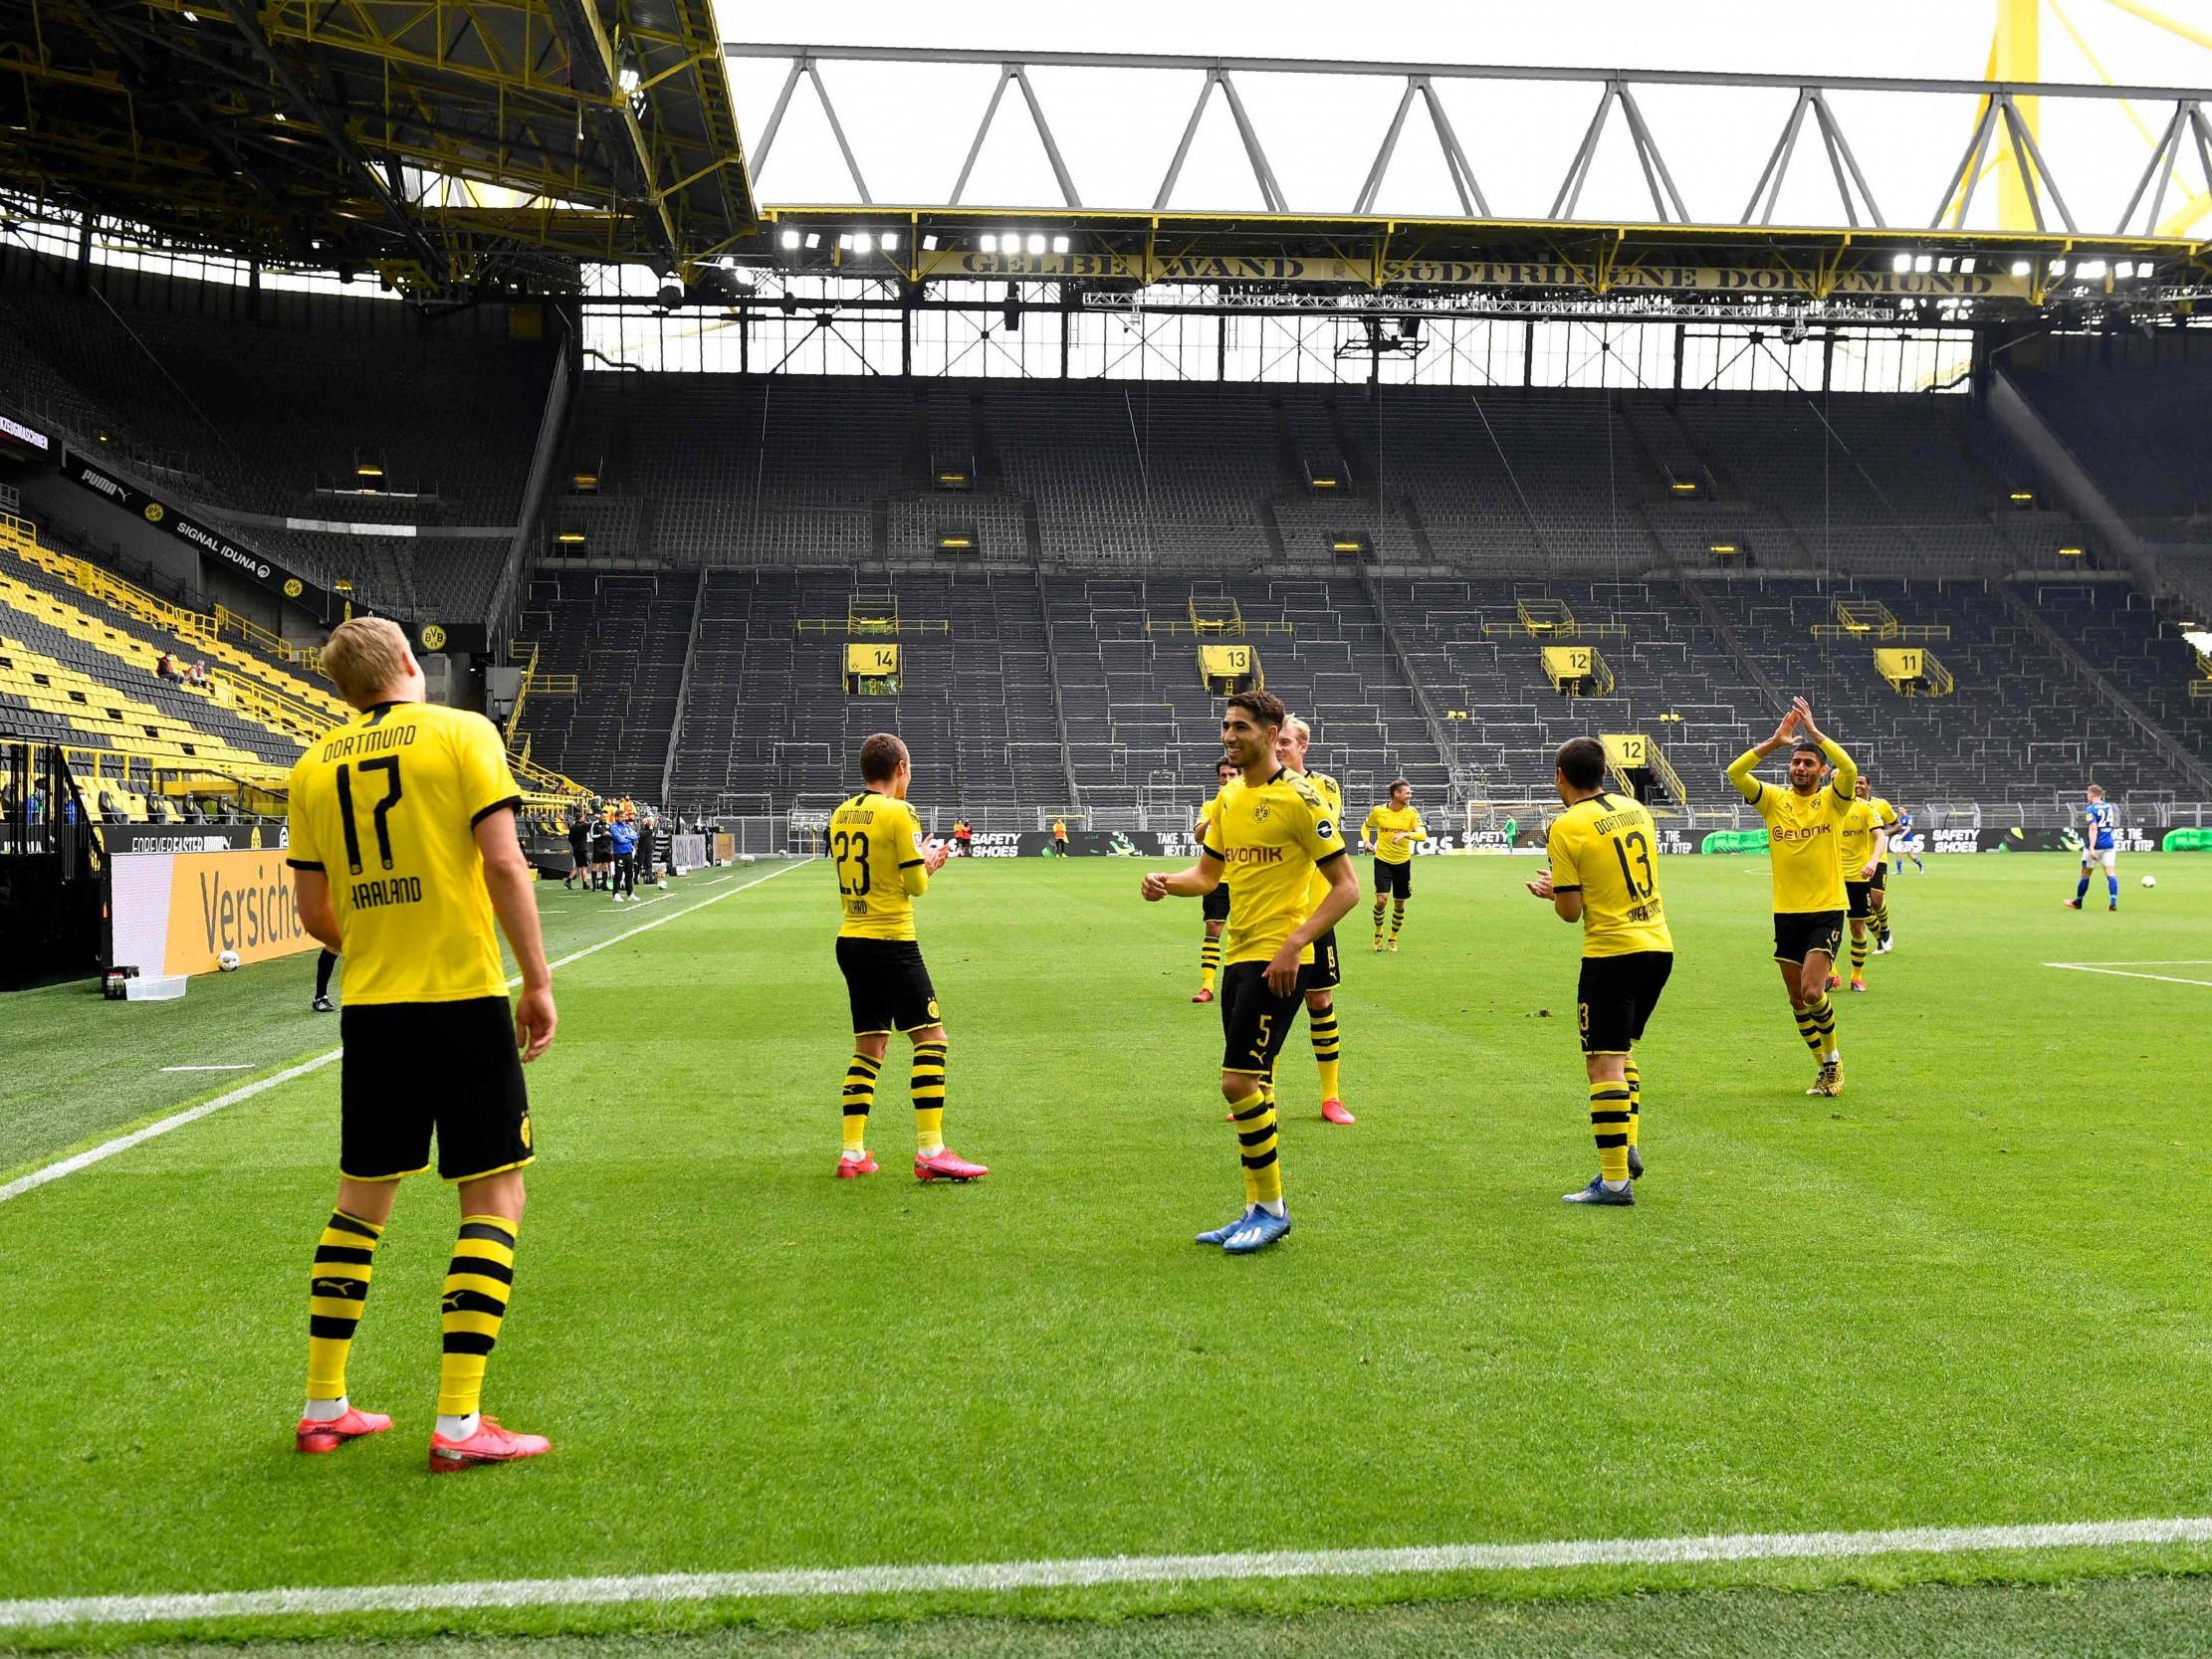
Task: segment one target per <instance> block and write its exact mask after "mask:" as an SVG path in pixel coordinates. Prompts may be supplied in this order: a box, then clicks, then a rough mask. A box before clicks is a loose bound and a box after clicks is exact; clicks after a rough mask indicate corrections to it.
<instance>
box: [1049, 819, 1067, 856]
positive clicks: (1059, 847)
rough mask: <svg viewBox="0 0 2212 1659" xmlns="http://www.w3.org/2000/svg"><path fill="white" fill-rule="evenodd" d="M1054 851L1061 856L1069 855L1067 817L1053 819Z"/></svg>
mask: <svg viewBox="0 0 2212 1659" xmlns="http://www.w3.org/2000/svg"><path fill="white" fill-rule="evenodd" d="M1052 851H1053V852H1054V853H1056V854H1058V855H1059V856H1060V857H1061V858H1065V857H1067V820H1066V819H1065V818H1055V819H1053V820H1052Z"/></svg>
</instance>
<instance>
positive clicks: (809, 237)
mask: <svg viewBox="0 0 2212 1659" xmlns="http://www.w3.org/2000/svg"><path fill="white" fill-rule="evenodd" d="M821 245H822V236H821V232H820V231H808V232H807V233H806V246H807V247H808V248H809V249H813V248H819V247H820V246H821Z"/></svg>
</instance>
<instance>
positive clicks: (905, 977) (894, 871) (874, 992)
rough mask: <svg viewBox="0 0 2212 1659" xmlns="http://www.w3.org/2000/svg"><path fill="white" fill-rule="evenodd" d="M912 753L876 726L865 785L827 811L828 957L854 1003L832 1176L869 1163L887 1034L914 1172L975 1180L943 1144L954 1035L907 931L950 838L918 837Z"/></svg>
mask: <svg viewBox="0 0 2212 1659" xmlns="http://www.w3.org/2000/svg"><path fill="white" fill-rule="evenodd" d="M913 780H914V762H913V760H912V758H911V757H910V756H909V755H908V754H907V751H906V744H904V743H902V742H900V741H899V739H898V738H896V737H894V736H892V735H891V734H890V733H889V732H887V731H879V732H877V733H876V734H875V735H874V736H872V737H870V738H868V739H867V740H866V741H864V742H863V743H862V744H861V745H860V781H861V782H862V783H863V784H864V785H865V786H866V787H864V788H863V789H862V790H861V791H860V793H859V794H857V795H854V796H853V797H852V798H851V799H849V800H845V801H841V802H839V803H838V806H837V809H836V810H835V811H834V812H832V813H830V815H829V857H830V862H831V864H832V865H833V867H834V868H835V870H836V873H837V904H838V908H839V910H840V911H841V912H842V913H843V916H844V921H843V923H842V925H841V926H839V928H838V929H837V967H838V969H839V971H841V972H842V973H843V974H844V976H845V995H846V1000H847V1001H849V1002H850V1003H851V1005H852V1051H853V1052H852V1060H851V1062H850V1063H849V1064H848V1065H847V1066H846V1068H845V1092H844V1120H845V1146H844V1150H843V1151H842V1152H841V1153H840V1154H839V1155H838V1158H837V1178H838V1179H839V1180H851V1179H854V1178H855V1177H857V1176H860V1175H872V1174H874V1173H875V1172H876V1160H875V1159H874V1158H872V1157H870V1156H869V1155H868V1114H869V1112H870V1110H871V1109H872V1108H873V1107H874V1106H875V1100H876V1077H877V1074H878V1073H880V1072H881V1071H882V1070H883V1057H884V1055H885V1054H886V1053H887V1052H889V1050H890V1047H891V1033H892V1032H894V1031H897V1032H900V1033H902V1034H903V1035H904V1036H905V1037H906V1039H907V1041H909V1042H910V1043H912V1044H913V1045H914V1064H913V1067H912V1068H911V1070H910V1071H909V1072H908V1074H907V1092H908V1095H909V1097H910V1098H911V1099H912V1100H913V1102H914V1178H915V1179H916V1180H918V1181H972V1180H974V1179H976V1178H977V1177H978V1176H980V1175H988V1174H990V1173H991V1170H990V1169H989V1168H988V1167H987V1166H986V1165H984V1164H981V1163H970V1162H969V1161H968V1160H967V1159H966V1158H963V1157H956V1156H954V1155H953V1154H952V1153H951V1152H949V1151H947V1150H946V1149H945V1061H946V1057H947V1055H948V1053H949V1052H950V1049H951V1039H949V1038H948V1037H947V1036H946V1034H945V1026H944V1022H943V1021H942V1020H941V1019H940V1018H939V1016H938V1010H937V991H936V988H935V987H934V986H932V985H931V984H930V970H929V968H928V967H927V966H926V965H925V964H924V963H923V961H922V947H921V945H920V944H919V943H917V942H916V941H915V937H914V901H915V900H917V899H919V898H921V896H922V895H923V894H925V893H927V892H928V891H929V887H930V878H931V877H932V876H934V875H936V874H937V873H938V871H940V870H942V869H944V868H945V861H946V859H947V858H949V857H951V856H952V848H951V846H950V845H948V844H947V843H945V842H942V841H941V842H937V843H935V844H934V845H926V844H925V843H924V841H923V837H922V821H921V819H919V818H917V817H916V816H915V815H914V808H912V807H911V806H909V805H907V804H906V791H907V786H908V785H909V784H910V783H912V782H913Z"/></svg>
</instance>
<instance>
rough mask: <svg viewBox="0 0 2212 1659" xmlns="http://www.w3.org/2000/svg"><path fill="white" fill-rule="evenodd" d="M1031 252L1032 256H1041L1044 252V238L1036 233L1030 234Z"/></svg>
mask: <svg viewBox="0 0 2212 1659" xmlns="http://www.w3.org/2000/svg"><path fill="white" fill-rule="evenodd" d="M1029 252H1030V253H1032V254H1041V253H1043V252H1044V238H1043V237H1041V236H1039V235H1037V234H1036V233H1035V232H1034V231H1032V232H1030V234H1029Z"/></svg>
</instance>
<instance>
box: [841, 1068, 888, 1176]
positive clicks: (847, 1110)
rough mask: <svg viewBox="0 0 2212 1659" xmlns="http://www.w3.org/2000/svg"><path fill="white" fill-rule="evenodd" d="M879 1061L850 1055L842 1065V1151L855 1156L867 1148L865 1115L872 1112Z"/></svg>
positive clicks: (879, 1070) (866, 1119) (866, 1117)
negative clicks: (843, 1135)
mask: <svg viewBox="0 0 2212 1659" xmlns="http://www.w3.org/2000/svg"><path fill="white" fill-rule="evenodd" d="M882 1070H883V1062H882V1061H880V1060H871V1059H869V1058H868V1057H867V1056H866V1055H865V1054H857V1053H856V1054H854V1055H853V1057H852V1059H851V1060H850V1061H849V1062H848V1063H847V1064H846V1066H845V1096H844V1102H843V1111H844V1115H845V1150H846V1151H848V1152H851V1153H853V1154H854V1155H855V1156H858V1155H859V1154H860V1153H861V1152H862V1151H865V1150H866V1149H867V1145H868V1114H869V1113H870V1112H872V1111H874V1110H875V1104H876V1077H877V1074H879V1073H880V1072H881V1071H882Z"/></svg>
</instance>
